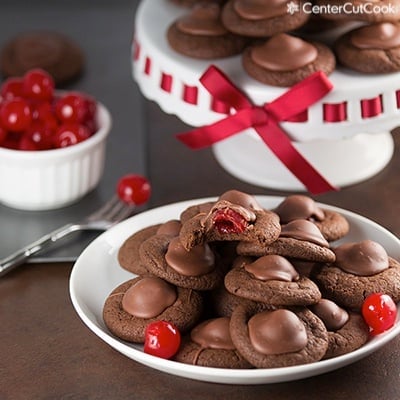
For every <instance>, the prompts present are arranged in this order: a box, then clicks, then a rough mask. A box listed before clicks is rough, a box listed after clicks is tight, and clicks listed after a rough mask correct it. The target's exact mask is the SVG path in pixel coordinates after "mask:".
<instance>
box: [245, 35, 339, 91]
mask: <svg viewBox="0 0 400 400" xmlns="http://www.w3.org/2000/svg"><path fill="white" fill-rule="evenodd" d="M242 62H243V67H244V69H245V71H246V72H247V73H248V74H249V75H250V76H251V77H252V78H254V79H255V80H257V81H259V82H261V83H264V84H267V85H272V86H281V87H289V86H293V85H294V84H296V83H298V82H300V81H302V80H303V79H305V78H307V77H308V76H310V75H312V74H313V73H314V72H316V71H322V72H324V73H325V74H326V75H329V74H330V73H331V72H332V71H333V70H334V69H335V66H336V60H335V56H334V54H333V52H332V51H331V50H330V48H329V47H327V46H325V45H324V44H322V43H318V42H307V41H305V40H303V39H300V38H298V37H295V36H292V35H288V34H286V33H280V34H277V35H274V36H272V37H271V38H269V39H267V40H266V41H262V42H259V43H256V44H254V45H252V46H249V47H247V48H246V49H245V51H244V52H243V55H242Z"/></svg>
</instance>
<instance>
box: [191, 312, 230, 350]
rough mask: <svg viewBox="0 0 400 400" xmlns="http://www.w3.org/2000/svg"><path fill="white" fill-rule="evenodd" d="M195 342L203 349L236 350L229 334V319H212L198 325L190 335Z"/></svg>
mask: <svg viewBox="0 0 400 400" xmlns="http://www.w3.org/2000/svg"><path fill="white" fill-rule="evenodd" d="M190 337H191V339H192V340H193V342H195V343H197V344H199V345H200V346H201V347H202V348H209V349H225V350H234V349H235V346H234V344H233V343H232V339H231V335H230V333H229V318H227V317H221V318H215V319H210V320H206V321H204V322H202V323H201V324H199V325H197V326H196V327H195V328H194V329H193V330H192V331H191V333H190Z"/></svg>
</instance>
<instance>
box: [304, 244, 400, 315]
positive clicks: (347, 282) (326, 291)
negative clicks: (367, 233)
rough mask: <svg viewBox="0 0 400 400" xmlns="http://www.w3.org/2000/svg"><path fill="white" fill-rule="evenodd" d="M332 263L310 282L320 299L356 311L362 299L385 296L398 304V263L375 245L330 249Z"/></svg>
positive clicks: (399, 293)
mask: <svg viewBox="0 0 400 400" xmlns="http://www.w3.org/2000/svg"><path fill="white" fill-rule="evenodd" d="M334 252H335V254H336V262H335V263H334V264H325V265H323V266H321V267H320V268H315V269H314V270H313V272H312V276H311V278H312V279H313V280H314V281H315V282H316V283H317V285H318V286H319V288H320V290H321V293H322V295H323V297H326V298H327V299H330V300H333V301H334V302H335V303H337V304H339V305H341V306H343V307H345V308H348V309H351V310H360V309H361V307H362V304H363V302H364V300H365V299H366V297H368V296H369V295H370V294H372V293H377V292H378V293H379V292H380V293H385V294H387V295H389V296H391V297H392V299H393V301H394V302H396V303H397V302H399V301H400V263H399V262H397V261H396V260H394V259H393V258H391V257H388V256H387V254H386V252H385V250H384V249H383V248H382V247H381V246H380V245H379V244H377V243H376V242H372V241H370V240H365V241H362V242H359V243H345V244H343V245H340V246H338V247H337V248H335V249H334Z"/></svg>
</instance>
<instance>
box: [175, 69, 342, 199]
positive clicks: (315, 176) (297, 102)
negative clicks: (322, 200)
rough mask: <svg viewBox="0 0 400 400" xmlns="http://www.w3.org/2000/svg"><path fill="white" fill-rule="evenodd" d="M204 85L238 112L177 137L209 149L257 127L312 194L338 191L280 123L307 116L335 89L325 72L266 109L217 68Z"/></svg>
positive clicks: (207, 75)
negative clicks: (257, 104) (305, 112)
mask: <svg viewBox="0 0 400 400" xmlns="http://www.w3.org/2000/svg"><path fill="white" fill-rule="evenodd" d="M200 82H201V83H202V85H203V86H204V87H205V88H206V89H207V90H208V91H209V92H210V94H211V95H212V96H214V97H215V98H216V99H218V100H219V101H221V102H223V103H226V104H227V105H229V106H230V107H231V108H233V109H235V110H236V113H234V114H232V115H228V116H227V117H226V118H224V119H222V120H220V121H217V122H215V123H213V124H211V125H207V126H202V127H200V128H196V129H193V130H191V131H189V132H185V133H180V134H178V135H177V138H178V139H179V140H180V141H181V142H183V143H184V144H185V145H186V146H188V147H190V148H191V149H201V148H205V147H208V146H211V145H213V144H214V143H217V142H219V141H220V140H223V139H226V138H228V137H230V136H232V135H234V134H236V133H239V132H242V131H243V130H245V129H248V128H250V127H253V128H254V129H255V130H256V132H257V133H258V135H259V136H260V137H261V139H262V140H263V141H264V142H265V144H266V145H267V146H268V147H269V148H270V149H271V151H272V152H273V153H274V154H275V155H276V156H277V157H278V158H279V159H280V160H281V162H282V163H283V164H284V165H285V166H286V167H287V168H288V169H289V170H290V171H291V172H292V173H293V174H294V175H295V176H296V177H297V179H299V180H300V181H301V182H302V183H303V184H304V186H305V187H306V188H307V190H308V191H309V192H310V193H313V194H318V193H323V192H327V191H331V190H338V189H337V188H336V187H334V186H332V185H331V184H330V183H329V182H328V181H327V180H326V179H325V178H324V177H323V176H322V175H321V174H320V173H319V172H318V171H317V170H316V169H315V168H314V167H313V166H312V165H311V164H310V163H309V162H308V161H307V160H306V159H305V158H304V157H303V156H302V155H301V154H300V153H299V152H298V151H297V149H296V148H295V147H294V146H293V144H292V142H291V140H290V138H289V137H288V135H287V134H286V133H285V132H284V131H283V130H282V128H281V127H280V126H279V124H278V122H279V121H287V120H288V119H292V118H293V117H295V116H297V115H299V114H301V113H304V111H305V110H306V109H307V108H308V107H309V106H310V105H312V104H313V103H315V102H316V101H318V100H320V99H321V98H322V97H324V96H325V95H326V94H327V93H328V92H329V91H330V90H331V89H332V88H333V86H332V84H331V82H330V81H329V80H328V78H327V77H326V75H325V74H324V73H323V72H316V73H314V74H313V75H311V76H309V77H308V78H306V79H304V80H303V81H301V82H300V83H298V84H296V85H294V86H293V87H292V88H290V89H289V90H288V91H287V92H285V93H284V94H283V95H281V96H280V97H278V98H277V99H275V100H274V101H272V102H271V103H266V104H264V105H262V106H256V105H253V104H252V103H251V102H250V101H249V100H248V99H247V97H246V96H245V95H244V94H243V93H242V92H241V91H240V90H239V89H238V88H237V87H236V86H235V85H234V84H233V83H232V82H231V81H230V80H229V78H228V77H227V76H226V75H225V74H224V73H223V72H222V71H220V70H219V69H218V68H217V67H215V66H211V67H209V68H208V69H207V70H206V71H205V73H204V74H203V76H202V77H201V78H200ZM249 157H251V155H249Z"/></svg>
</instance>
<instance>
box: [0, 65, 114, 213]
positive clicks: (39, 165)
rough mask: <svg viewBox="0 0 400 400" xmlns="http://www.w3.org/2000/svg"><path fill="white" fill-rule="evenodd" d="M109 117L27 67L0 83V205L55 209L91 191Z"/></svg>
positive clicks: (99, 173) (90, 99)
mask: <svg viewBox="0 0 400 400" xmlns="http://www.w3.org/2000/svg"><path fill="white" fill-rule="evenodd" d="M110 129H111V116H110V114H109V112H108V110H107V109H106V108H105V107H104V105H102V104H101V103H100V102H98V101H96V100H95V99H94V98H93V97H91V96H89V95H88V94H86V93H82V92H76V91H70V92H59V91H57V90H55V86H54V80H53V78H52V77H51V76H50V75H49V74H48V73H47V72H45V71H43V70H40V69H32V70H30V71H28V72H27V73H26V74H25V75H24V76H23V77H12V78H8V79H6V80H5V81H4V82H3V83H2V85H1V86H0V203H3V204H4V205H7V206H10V207H13V208H17V209H23V210H48V209H54V208H60V207H63V206H66V205H68V204H71V203H73V202H75V201H77V200H79V199H80V198H82V197H83V196H84V195H85V194H87V193H88V192H89V191H91V190H92V189H94V188H95V187H96V186H97V184H98V183H99V181H100V178H101V176H102V174H103V170H104V162H105V150H106V139H107V136H108V133H109V131H110Z"/></svg>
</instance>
